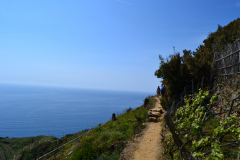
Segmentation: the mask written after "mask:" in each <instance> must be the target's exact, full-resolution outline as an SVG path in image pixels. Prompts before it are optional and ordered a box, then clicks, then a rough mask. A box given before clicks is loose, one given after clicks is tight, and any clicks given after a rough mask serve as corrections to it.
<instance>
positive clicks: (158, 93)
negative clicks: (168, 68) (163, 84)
mask: <svg viewBox="0 0 240 160" xmlns="http://www.w3.org/2000/svg"><path fill="white" fill-rule="evenodd" d="M159 95H160V88H159V86H158V88H157V97H159Z"/></svg>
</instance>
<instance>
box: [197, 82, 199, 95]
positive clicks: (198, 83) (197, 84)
mask: <svg viewBox="0 0 240 160" xmlns="http://www.w3.org/2000/svg"><path fill="white" fill-rule="evenodd" d="M198 85H199V82H198V83H197V93H198Z"/></svg>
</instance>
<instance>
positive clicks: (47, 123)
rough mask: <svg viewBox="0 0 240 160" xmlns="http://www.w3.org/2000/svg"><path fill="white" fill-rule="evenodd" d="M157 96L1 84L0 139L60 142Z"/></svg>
mask: <svg viewBox="0 0 240 160" xmlns="http://www.w3.org/2000/svg"><path fill="white" fill-rule="evenodd" d="M152 95H154V92H152V93H150V92H129V91H112V90H95V89H79V88H61V87H45V86H28V85H13V84H0V137H9V138H21V137H35V136H39V135H45V136H54V137H57V138H61V137H63V136H65V135H67V134H73V133H77V132H79V131H82V130H85V129H90V128H93V127H96V126H97V125H98V124H99V122H100V123H101V124H104V123H106V122H107V121H109V120H111V117H112V114H113V113H115V114H116V115H118V114H121V113H124V112H125V111H126V109H127V108H129V107H131V108H133V109H134V108H137V107H139V106H141V105H143V101H144V99H145V98H146V97H148V96H152Z"/></svg>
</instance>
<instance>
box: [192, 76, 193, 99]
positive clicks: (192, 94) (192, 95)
mask: <svg viewBox="0 0 240 160" xmlns="http://www.w3.org/2000/svg"><path fill="white" fill-rule="evenodd" d="M192 97H193V79H192Z"/></svg>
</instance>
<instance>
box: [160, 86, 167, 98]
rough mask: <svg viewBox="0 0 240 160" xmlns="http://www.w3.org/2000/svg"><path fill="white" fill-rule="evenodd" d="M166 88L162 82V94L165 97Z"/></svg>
mask: <svg viewBox="0 0 240 160" xmlns="http://www.w3.org/2000/svg"><path fill="white" fill-rule="evenodd" d="M165 90H166V88H165V85H164V84H162V87H161V95H162V97H164V94H165Z"/></svg>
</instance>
